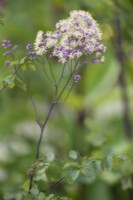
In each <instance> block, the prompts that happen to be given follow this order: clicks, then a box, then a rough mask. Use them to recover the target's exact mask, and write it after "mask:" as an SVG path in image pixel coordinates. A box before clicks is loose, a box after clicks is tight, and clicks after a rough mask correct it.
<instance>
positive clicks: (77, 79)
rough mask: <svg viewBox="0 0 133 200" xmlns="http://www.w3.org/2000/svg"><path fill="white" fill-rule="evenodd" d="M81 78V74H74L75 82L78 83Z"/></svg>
mask: <svg viewBox="0 0 133 200" xmlns="http://www.w3.org/2000/svg"><path fill="white" fill-rule="evenodd" d="M80 80H81V76H80V75H79V74H76V75H74V82H75V83H77V82H78V81H80Z"/></svg>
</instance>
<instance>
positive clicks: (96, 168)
mask: <svg viewBox="0 0 133 200" xmlns="http://www.w3.org/2000/svg"><path fill="white" fill-rule="evenodd" d="M92 165H93V169H94V172H95V173H96V174H99V173H101V172H102V168H101V161H99V160H97V161H94V162H93V163H92Z"/></svg>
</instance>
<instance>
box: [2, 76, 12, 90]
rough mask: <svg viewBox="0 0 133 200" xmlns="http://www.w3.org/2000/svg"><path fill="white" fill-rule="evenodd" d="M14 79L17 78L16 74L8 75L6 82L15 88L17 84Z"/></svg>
mask: <svg viewBox="0 0 133 200" xmlns="http://www.w3.org/2000/svg"><path fill="white" fill-rule="evenodd" d="M14 80H15V76H13V75H8V76H6V77H5V78H4V82H5V83H6V84H7V86H8V87H9V88H13V87H14V86H15V82H14Z"/></svg>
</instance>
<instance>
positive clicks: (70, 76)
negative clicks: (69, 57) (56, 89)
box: [57, 59, 79, 100]
mask: <svg viewBox="0 0 133 200" xmlns="http://www.w3.org/2000/svg"><path fill="white" fill-rule="evenodd" d="M78 63H79V59H78V60H77V62H76V64H75V66H74V69H73V71H72V72H71V74H70V75H69V77H68V80H67V82H66V84H65V85H64V87H63V89H62V90H61V92H60V94H59V96H58V97H57V100H59V99H60V98H61V96H62V94H63V92H64V90H65V89H66V87H67V85H68V83H69V81H70V80H71V78H72V75H73V74H74V72H75V71H76V67H77V65H78Z"/></svg>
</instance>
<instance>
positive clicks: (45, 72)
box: [42, 63, 53, 82]
mask: <svg viewBox="0 0 133 200" xmlns="http://www.w3.org/2000/svg"><path fill="white" fill-rule="evenodd" d="M42 67H43V71H44V73H45V75H46V76H47V78H48V80H49V81H50V82H53V80H52V79H51V78H50V76H49V74H48V73H47V71H46V69H45V66H44V63H43V64H42Z"/></svg>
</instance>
